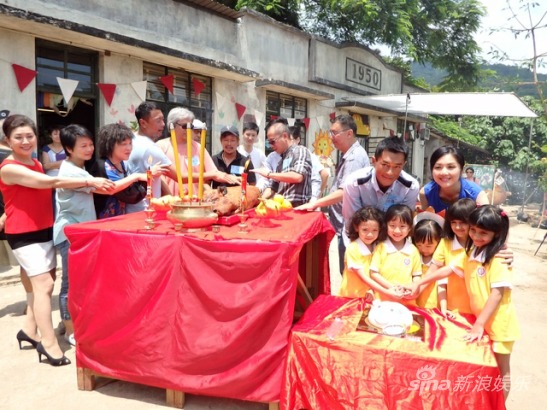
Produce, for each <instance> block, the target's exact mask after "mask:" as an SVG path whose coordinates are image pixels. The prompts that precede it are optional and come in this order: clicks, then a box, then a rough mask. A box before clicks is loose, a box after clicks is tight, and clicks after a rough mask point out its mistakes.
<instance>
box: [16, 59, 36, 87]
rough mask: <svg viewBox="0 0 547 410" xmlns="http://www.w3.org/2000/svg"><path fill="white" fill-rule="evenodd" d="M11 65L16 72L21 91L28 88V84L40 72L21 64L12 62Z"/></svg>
mask: <svg viewBox="0 0 547 410" xmlns="http://www.w3.org/2000/svg"><path fill="white" fill-rule="evenodd" d="M11 66H12V68H13V72H14V73H15V78H16V79H17V85H18V86H19V91H21V92H23V90H24V89H25V88H27V85H29V84H30V82H31V81H32V80H34V77H36V74H38V72H37V71H34V70H31V69H30V68H26V67H23V66H21V65H19V64H12V65H11Z"/></svg>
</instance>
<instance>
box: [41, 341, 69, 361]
mask: <svg viewBox="0 0 547 410" xmlns="http://www.w3.org/2000/svg"><path fill="white" fill-rule="evenodd" d="M36 351H37V352H38V361H39V362H42V355H44V356H46V359H47V361H48V362H49V364H50V365H52V366H66V365H67V364H70V363H71V361H70V360H69V359H68V358H67V357H66V356H65V355H63V357H61V358H59V359H55V358H53V357H51V356H50V355H49V353H48V352H46V349H44V346H43V345H42V343H41V342H40V343H38V345H37V346H36Z"/></svg>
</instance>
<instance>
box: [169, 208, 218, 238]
mask: <svg viewBox="0 0 547 410" xmlns="http://www.w3.org/2000/svg"><path fill="white" fill-rule="evenodd" d="M167 219H168V220H169V221H171V223H172V224H173V225H175V229H176V230H181V231H185V232H192V231H203V230H205V228H208V227H209V226H211V225H213V224H214V223H216V222H217V220H218V215H217V214H216V213H215V212H213V204H212V203H210V202H202V203H199V202H175V203H174V204H172V205H171V210H170V211H169V212H167ZM178 228H180V229H178Z"/></svg>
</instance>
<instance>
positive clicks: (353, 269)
mask: <svg viewBox="0 0 547 410" xmlns="http://www.w3.org/2000/svg"><path fill="white" fill-rule="evenodd" d="M347 234H348V238H349V239H350V240H351V243H350V244H349V245H348V247H347V249H346V254H345V257H344V275H343V277H342V284H341V285H340V293H339V296H343V297H347V298H364V297H366V296H367V293H369V294H370V292H369V291H370V290H371V288H372V289H374V288H375V287H376V286H378V284H376V283H375V282H374V281H373V280H372V279H371V278H370V272H369V268H370V261H371V260H372V252H373V251H374V247H375V246H376V243H377V242H378V241H382V240H384V239H385V237H386V231H385V222H384V213H383V212H382V211H380V210H378V209H376V208H373V207H370V206H366V207H364V208H361V209H360V210H359V211H357V212H355V214H354V215H353V217H352V218H351V224H350V226H348V228H347Z"/></svg>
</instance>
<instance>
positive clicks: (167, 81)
mask: <svg viewBox="0 0 547 410" xmlns="http://www.w3.org/2000/svg"><path fill="white" fill-rule="evenodd" d="M11 66H12V69H13V72H14V74H15V78H16V80H17V86H18V87H19V91H20V92H23V91H24V90H25V89H26V88H27V87H28V85H29V84H30V83H31V82H32V81H33V80H34V78H35V77H36V76H37V75H38V71H36V70H32V69H29V68H26V67H24V66H21V65H19V64H11ZM56 79H57V83H58V84H59V88H60V90H61V93H62V96H63V99H64V101H65V105H67V106H68V104H69V102H70V100H71V98H72V96H73V95H74V92H75V91H76V89H77V88H78V84H79V81H77V80H71V79H68V78H61V77H56ZM158 79H159V80H160V81H161V83H162V84H163V85H164V86H165V88H166V89H167V90H168V91H169V92H170V93H171V94H174V85H175V76H174V75H165V76H161V77H158ZM147 83H148V82H147V81H146V80H144V81H134V82H132V83H130V85H131V87H132V88H133V90H134V91H135V93H136V94H137V96H138V97H139V98H140V100H141V101H145V100H146V89H147ZM96 85H97V87H98V88H99V90H100V92H101V95H102V96H103V98H104V100H105V102H106V103H107V104H108V106H109V107H110V106H111V104H112V101H113V100H114V95H115V94H116V88H117V86H119V85H121V84H111V83H96ZM205 86H206V84H205V83H204V82H203V81H200V80H199V79H198V78H195V77H192V87H193V91H194V94H195V96H196V97H198V96H199V95H200V94H201V92H202V91H203V90H204V89H205ZM216 95H217V103H218V107H219V108H220V109H222V107H223V106H224V105H225V104H226V102H229V103H230V105H231V104H233V107H234V108H235V114H236V116H237V120H238V121H240V120H241V118H242V117H243V115H244V114H245V113H246V112H247V107H246V106H245V105H244V104H241V103H240V102H237V101H235V100H234V98H232V99H231V100H228V99H227V98H226V97H224V96H222V95H221V94H219V93H218V92H217V93H216ZM254 115H255V117H256V119H257V123H258V124H259V125H260V123H262V122H263V120H266V121H271V120H274V119H276V118H278V117H277V116H274V115H271V116H270V118H267V119H266V118H264V117H265V116H264V114H263V113H261V112H259V111H257V110H254ZM335 116H336V113H335V112H332V113H330V114H329V116H328V117H327V116H319V117H316V118H314V119H315V120H316V121H317V123H318V125H319V128H320V129H323V128H328V127H329V125H330V122H331V121H333V120H334V118H335ZM311 120H312V119H311V118H298V119H296V118H287V121H288V123H289V125H290V126H293V125H294V124H295V123H296V122H297V121H299V122H301V123H303V124H304V126H305V127H306V129H309V127H310V121H311Z"/></svg>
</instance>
